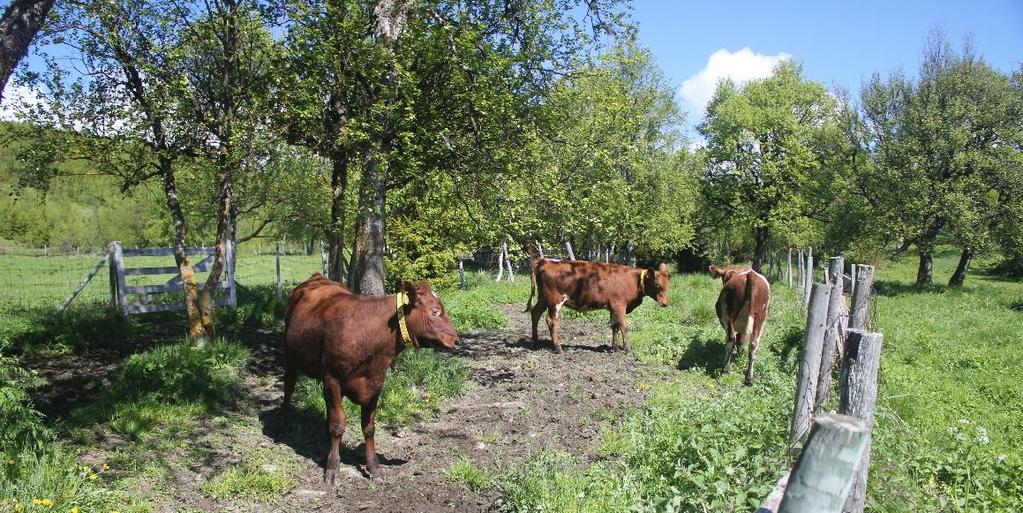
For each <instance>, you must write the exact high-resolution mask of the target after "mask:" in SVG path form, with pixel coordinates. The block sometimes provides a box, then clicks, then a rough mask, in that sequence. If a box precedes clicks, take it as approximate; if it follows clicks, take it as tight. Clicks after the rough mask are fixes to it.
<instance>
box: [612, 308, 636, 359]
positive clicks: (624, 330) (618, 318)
mask: <svg viewBox="0 0 1023 513" xmlns="http://www.w3.org/2000/svg"><path fill="white" fill-rule="evenodd" d="M611 317H612V318H613V319H614V320H613V321H611V322H613V323H614V324H617V325H618V331H620V332H621V334H622V349H623V350H625V352H626V353H631V352H632V348H631V347H629V319H628V318H627V317H626V316H625V305H615V306H612V307H611Z"/></svg>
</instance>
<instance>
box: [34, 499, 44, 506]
mask: <svg viewBox="0 0 1023 513" xmlns="http://www.w3.org/2000/svg"><path fill="white" fill-rule="evenodd" d="M32 505H33V506H42V505H43V500H42V499H32Z"/></svg>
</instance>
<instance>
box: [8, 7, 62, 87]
mask: <svg viewBox="0 0 1023 513" xmlns="http://www.w3.org/2000/svg"><path fill="white" fill-rule="evenodd" d="M50 7H53V0H12V2H11V3H10V5H8V6H7V10H6V11H4V17H3V19H0V101H3V92H4V89H6V88H7V81H8V80H10V78H11V75H12V74H13V73H14V68H15V67H17V65H18V62H20V61H21V59H23V58H24V57H25V54H27V53H28V47H29V45H30V44H31V43H32V38H34V37H35V35H36V32H39V28H40V27H42V26H43V22H44V21H46V15H47V14H48V13H49V12H50Z"/></svg>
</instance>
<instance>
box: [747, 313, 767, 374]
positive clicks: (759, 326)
mask: <svg viewBox="0 0 1023 513" xmlns="http://www.w3.org/2000/svg"><path fill="white" fill-rule="evenodd" d="M764 321H765V319H764V318H763V317H761V316H754V317H753V333H752V334H750V337H749V364H748V365H747V366H746V384H747V385H752V384H753V361H754V360H756V358H757V346H758V345H760V333H761V332H762V331H763V329H764Z"/></svg>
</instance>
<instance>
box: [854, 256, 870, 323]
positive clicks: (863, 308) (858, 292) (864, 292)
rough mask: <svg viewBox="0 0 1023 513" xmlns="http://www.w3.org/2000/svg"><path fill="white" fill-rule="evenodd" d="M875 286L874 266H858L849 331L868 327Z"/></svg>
mask: <svg viewBox="0 0 1023 513" xmlns="http://www.w3.org/2000/svg"><path fill="white" fill-rule="evenodd" d="M873 286H874V266H871V265H858V266H856V281H854V282H853V297H852V308H851V309H850V310H849V329H852V330H862V329H864V328H866V326H867V314H868V313H869V310H870V289H871V287H873Z"/></svg>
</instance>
